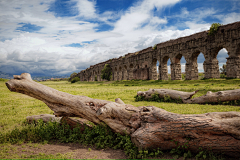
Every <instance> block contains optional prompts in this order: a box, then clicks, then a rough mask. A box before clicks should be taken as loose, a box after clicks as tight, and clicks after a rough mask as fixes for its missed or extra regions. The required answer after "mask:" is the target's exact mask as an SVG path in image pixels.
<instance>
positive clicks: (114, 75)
mask: <svg viewBox="0 0 240 160" xmlns="http://www.w3.org/2000/svg"><path fill="white" fill-rule="evenodd" d="M113 80H114V81H117V80H118V70H117V67H114V69H113Z"/></svg>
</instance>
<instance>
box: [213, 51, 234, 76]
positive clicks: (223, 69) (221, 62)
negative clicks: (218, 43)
mask: <svg viewBox="0 0 240 160" xmlns="http://www.w3.org/2000/svg"><path fill="white" fill-rule="evenodd" d="M227 57H228V51H227V49H226V48H222V49H221V50H220V51H219V52H218V54H217V60H218V66H219V71H220V78H226V76H227ZM230 72H231V71H230ZM233 72H234V71H233Z"/></svg>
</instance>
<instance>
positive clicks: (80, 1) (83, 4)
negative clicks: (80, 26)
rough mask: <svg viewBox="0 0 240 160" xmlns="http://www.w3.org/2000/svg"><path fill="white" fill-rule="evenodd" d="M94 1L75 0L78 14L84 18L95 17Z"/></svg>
mask: <svg viewBox="0 0 240 160" xmlns="http://www.w3.org/2000/svg"><path fill="white" fill-rule="evenodd" d="M95 6H96V2H95V1H89V0H77V7H78V11H79V16H82V17H84V18H96V17H97V14H96V9H95Z"/></svg>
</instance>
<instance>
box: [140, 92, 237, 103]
mask: <svg viewBox="0 0 240 160" xmlns="http://www.w3.org/2000/svg"><path fill="white" fill-rule="evenodd" d="M197 92H198V91H194V92H183V91H176V90H170V89H149V90H148V91H145V92H143V91H138V92H137V95H138V96H142V97H144V99H150V98H152V95H153V94H157V95H158V96H159V98H164V97H165V96H169V97H170V98H171V99H179V98H181V100H182V101H183V103H192V104H194V103H195V104H206V103H219V102H226V101H233V100H240V89H235V90H226V91H219V92H215V93H213V92H211V91H208V92H207V94H206V95H203V96H200V97H196V98H193V99H191V98H192V96H193V95H194V94H196V93H197Z"/></svg>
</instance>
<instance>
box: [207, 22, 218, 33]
mask: <svg viewBox="0 0 240 160" xmlns="http://www.w3.org/2000/svg"><path fill="white" fill-rule="evenodd" d="M219 26H221V24H220V23H213V24H212V25H211V27H210V30H209V32H208V35H213V34H215V33H216V32H217V30H218V27H219Z"/></svg>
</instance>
